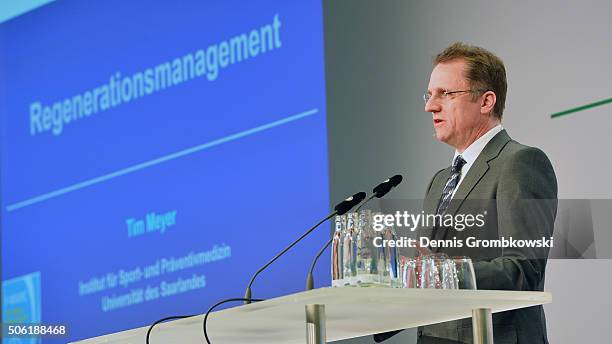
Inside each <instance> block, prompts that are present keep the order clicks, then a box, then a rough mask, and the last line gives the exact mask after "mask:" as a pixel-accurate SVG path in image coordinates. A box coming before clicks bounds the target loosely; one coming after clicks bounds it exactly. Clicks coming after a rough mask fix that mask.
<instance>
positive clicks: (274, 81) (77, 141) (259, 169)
mask: <svg viewBox="0 0 612 344" xmlns="http://www.w3.org/2000/svg"><path fill="white" fill-rule="evenodd" d="M277 14H278V16H279V19H280V20H281V22H282V26H281V36H280V37H281V40H282V47H280V48H278V49H275V50H272V51H269V52H266V53H265V54H261V55H259V56H257V57H254V58H251V59H248V60H245V61H242V62H240V63H237V64H234V65H230V66H228V67H227V68H225V69H222V70H220V71H219V76H218V78H217V79H216V80H214V81H209V80H207V78H206V77H200V78H196V79H193V80H189V81H186V82H184V83H182V84H180V85H177V86H173V87H170V88H167V89H165V90H163V91H159V92H157V93H153V94H151V95H147V96H144V97H142V98H139V99H136V100H133V101H131V102H129V103H126V104H122V105H120V106H118V107H114V108H111V109H109V110H106V111H102V112H98V113H96V114H94V115H92V116H91V117H88V118H84V119H80V120H78V121H74V122H72V123H70V124H69V125H66V126H65V127H64V128H63V132H62V133H61V135H57V136H56V135H53V134H51V133H50V132H47V133H41V134H37V135H34V136H32V135H30V123H29V104H30V103H32V102H34V101H40V102H41V103H43V104H52V103H53V102H55V101H58V100H62V99H65V98H68V97H71V96H73V95H76V94H80V93H82V92H84V91H86V90H89V89H92V88H95V87H97V86H99V85H101V84H104V83H107V82H108V79H109V77H110V76H111V75H113V74H114V73H116V72H118V71H119V72H121V74H122V75H123V76H128V75H131V74H132V73H135V72H138V71H142V70H144V69H146V68H149V67H152V66H155V65H157V64H158V63H161V62H163V61H169V60H172V59H173V58H175V57H180V56H182V55H183V54H186V53H190V52H195V51H196V50H197V49H200V48H206V47H207V46H209V45H211V44H217V43H218V42H220V41H222V40H226V39H229V38H231V37H233V36H235V35H238V34H241V33H248V32H249V31H250V30H252V29H257V28H259V27H261V26H262V25H266V24H269V23H271V22H272V20H273V17H274V16H275V15H277ZM323 62H324V61H323V23H322V8H321V3H320V1H280V0H279V1H257V2H250V1H227V0H226V1H205V2H203V1H185V2H180V3H172V2H160V1H153V2H151V1H129V2H125V1H98V2H93V1H57V2H53V3H51V4H48V5H45V6H43V7H40V8H38V9H36V10H34V11H32V12H29V13H26V14H24V15H22V16H19V17H17V18H13V19H11V20H9V21H7V22H4V23H2V24H0V71H1V72H0V116H1V117H0V119H1V130H2V142H1V144H2V151H1V154H2V156H1V159H2V160H1V168H2V176H1V178H2V179H1V196H0V197H1V203H2V280H3V281H8V280H11V281H12V282H11V283H17V282H16V281H18V280H19V278H20V276H32V274H35V276H38V277H37V280H36V281H37V283H40V286H39V287H40V295H39V296H37V297H36V298H32V300H37V301H36V302H39V303H40V304H39V305H38V306H39V307H40V308H41V313H40V321H41V322H42V323H45V324H67V325H69V327H70V336H69V338H68V341H70V340H76V339H83V338H86V337H91V336H96V335H101V334H104V333H111V332H116V331H120V330H124V329H129V328H133V327H137V326H144V325H146V324H148V323H151V322H152V321H154V320H156V319H158V318H160V317H164V316H167V315H174V314H189V313H202V312H204V311H205V310H206V309H207V308H208V307H209V306H210V305H212V304H213V303H214V302H215V301H217V300H220V299H222V298H226V297H241V296H242V294H243V293H244V288H245V287H246V284H247V283H248V281H249V279H250V276H251V275H252V273H253V272H254V271H255V270H257V268H259V267H260V266H261V265H262V264H263V263H265V261H266V260H267V259H269V258H270V257H272V255H273V254H274V253H276V252H277V251H279V250H280V249H281V248H282V247H284V246H285V245H286V244H287V243H289V242H290V241H291V240H293V239H294V238H296V237H297V236H299V235H300V234H301V233H302V232H303V231H304V230H306V229H307V228H308V227H309V226H310V225H312V224H314V223H315V222H316V221H317V219H318V218H320V217H322V216H324V215H325V214H326V213H327V212H328V211H329V207H328V205H329V191H328V175H327V133H326V118H325V88H324V67H323ZM298 114H307V116H304V117H300V118H297V119H295V120H293V121H288V122H287V123H283V124H279V125H278V126H274V127H271V128H268V129H266V130H262V131H257V132H253V133H250V134H249V135H245V136H243V137H240V138H237V139H235V140H230V141H228V142H225V143H222V144H219V145H216V146H213V147H210V148H208V149H204V150H200V151H197V152H194V153H192V154H188V155H185V156H182V157H179V158H176V159H173V160H169V161H165V162H163V163H160V164H155V165H153V166H150V167H147V168H143V169H139V170H137V171H134V172H131V173H127V174H123V175H120V176H117V177H115V178H108V179H107V180H103V181H100V182H97V183H92V185H88V186H86V187H83V188H79V189H76V190H74V191H71V192H66V193H63V194H60V195H57V197H51V198H49V199H46V200H43V201H41V202H37V203H32V204H29V205H26V206H23V207H20V208H16V209H12V210H11V208H10V206H11V205H14V204H17V203H18V202H22V201H25V200H29V199H33V198H34V197H37V196H40V195H45V194H48V193H51V192H53V191H56V190H61V189H63V188H66V187H70V186H72V185H75V184H78V183H82V182H87V181H90V180H92V179H93V178H97V177H100V176H104V175H107V174H109V173H113V172H116V171H121V170H123V169H125V168H128V167H131V166H135V165H138V164H141V163H143V162H147V161H151V160H153V159H157V158H160V157H165V156H168V155H169V154H172V153H175V152H179V151H182V150H185V149H188V148H191V147H196V146H198V145H202V144H204V143H207V142H211V141H214V140H217V139H222V138H225V137H228V136H230V135H233V134H237V133H241V132H244V131H246V130H249V129H252V128H256V127H259V126H262V125H265V124H268V123H273V122H275V121H279V120H283V119H286V118H289V117H291V116H294V115H298ZM171 211H176V212H177V213H176V214H177V215H176V224H175V225H174V226H171V227H168V228H167V229H166V232H165V233H159V232H151V233H149V232H147V233H145V234H143V235H140V236H136V237H132V238H129V237H128V235H127V225H126V220H127V219H129V218H144V217H145V215H146V214H147V213H150V212H156V213H158V214H164V213H166V212H171ZM327 228H328V227H326V228H323V229H321V230H319V231H318V232H315V233H314V235H313V236H312V237H310V238H308V239H307V241H306V242H305V243H303V244H301V245H300V246H298V247H296V249H295V250H293V251H292V252H290V253H289V254H288V255H287V257H284V258H283V259H282V260H280V261H278V262H277V263H276V264H275V265H274V266H272V267H271V269H270V270H269V271H267V272H265V273H264V274H263V275H261V276H260V277H259V279H258V280H257V281H256V282H255V286H254V289H253V293H254V297H264V298H265V297H273V296H278V295H283V294H287V293H291V292H296V291H300V290H302V289H303V287H304V284H305V277H306V271H307V269H308V266H309V264H310V261H311V259H312V257H313V256H314V254H315V253H316V251H317V250H318V248H319V247H320V246H321V245H322V244H323V243H324V242H325V239H326V238H327V237H328V231H327ZM215 245H218V246H222V245H227V246H229V247H231V257H229V258H227V259H223V260H219V261H214V262H210V263H208V264H204V265H201V266H197V267H194V268H188V269H184V270H181V271H178V272H173V273H168V274H165V275H163V276H159V277H153V278H150V279H146V280H145V279H141V280H139V281H137V282H134V283H133V284H130V285H129V286H128V287H122V286H117V287H115V288H110V287H109V288H107V289H106V290H103V291H99V292H95V293H91V294H87V295H79V283H84V282H87V281H88V280H90V279H91V278H93V277H99V276H105V275H106V274H107V273H117V272H118V271H120V270H126V271H127V270H131V269H134V268H137V267H141V268H144V266H146V265H150V264H151V263H154V262H156V260H158V259H161V258H169V257H175V258H179V257H183V256H185V255H187V254H189V253H190V252H201V251H206V250H210V249H212V248H213V247H214V246H215ZM324 260H325V259H324ZM320 265H321V267H320V269H318V272H317V276H316V277H317V279H316V280H317V284H318V285H319V286H322V285H329V273H328V265H327V264H320ZM193 274H198V275H205V276H206V286H205V287H203V288H199V289H195V290H192V291H187V292H184V293H180V294H177V295H174V296H171V297H165V298H159V299H156V300H152V301H149V302H143V303H140V304H136V305H131V306H128V307H123V308H118V309H114V310H110V311H106V312H105V311H103V310H102V307H101V298H102V297H104V296H109V297H110V296H119V295H121V294H125V293H129V292H130V291H131V290H133V289H137V288H144V287H146V286H156V285H159V283H161V281H167V282H173V281H175V280H177V279H178V278H182V279H188V278H190V277H191V276H192V275H193ZM28 281H29V280H28ZM11 285H13V284H11ZM14 285H19V284H14ZM13 289H14V288H13ZM3 290H4V289H3ZM7 290H8V289H7ZM37 295H38V294H37ZM3 296H4V300H5V301H7V300H9V301H10V295H7V294H6V293H5V294H3ZM7 296H8V297H9V298H7ZM4 306H5V308H3V310H4V312H3V317H5V319H4V320H6V321H9V320H10V321H15V319H17V320H19V319H22V320H28V318H27V317H22V318H20V316H23V314H21V315H20V314H19V309H18V308H14V309H12V313H7V312H6V310H9V311H11V309H10V304H8V305H7V304H5V305H4ZM9 316H12V317H13V318H7V317H9ZM66 341H67V339H66V338H62V339H43V342H45V343H55V342H58V343H59V342H66Z"/></svg>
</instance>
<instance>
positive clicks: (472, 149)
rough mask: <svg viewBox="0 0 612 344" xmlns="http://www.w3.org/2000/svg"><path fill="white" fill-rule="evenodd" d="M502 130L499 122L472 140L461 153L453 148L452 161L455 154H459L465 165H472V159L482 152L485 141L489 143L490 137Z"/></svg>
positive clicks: (474, 159)
mask: <svg viewBox="0 0 612 344" xmlns="http://www.w3.org/2000/svg"><path fill="white" fill-rule="evenodd" d="M502 130H504V128H503V127H502V126H501V124H498V125H497V126H495V127H493V128H491V129H490V130H489V131H487V132H486V133H485V134H484V135H482V136H481V137H479V138H478V140H476V141H474V142H473V143H472V144H471V145H469V146H468V148H466V149H465V150H464V151H463V153H461V154H460V153H459V152H457V151H456V150H455V155H454V156H453V161H454V160H455V158H456V157H457V155H461V156H462V157H463V159H464V160H465V162H466V164H465V165H466V166H467V167H468V168H469V167H470V166H472V164H473V163H474V161H476V158H478V156H479V155H480V152H482V150H483V149H484V148H485V146H486V145H487V143H489V141H491V139H492V138H493V137H494V136H495V135H497V134H498V133H499V132H500V131H502Z"/></svg>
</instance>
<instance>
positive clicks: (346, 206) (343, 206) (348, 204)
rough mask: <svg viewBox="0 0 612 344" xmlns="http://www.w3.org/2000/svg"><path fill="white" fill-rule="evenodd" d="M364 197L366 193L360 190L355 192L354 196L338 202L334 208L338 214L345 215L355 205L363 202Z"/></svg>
mask: <svg viewBox="0 0 612 344" xmlns="http://www.w3.org/2000/svg"><path fill="white" fill-rule="evenodd" d="M364 198H366V193H365V192H358V193H356V194H354V195H353V196H351V197H349V198H347V199H345V200H344V201H342V202H340V203H338V205H336V206H335V207H334V210H335V211H336V214H337V215H344V214H346V213H347V212H348V211H349V210H351V209H352V208H353V207H354V206H356V205H357V204H359V203H361V201H363V199H364Z"/></svg>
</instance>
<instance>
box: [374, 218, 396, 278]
mask: <svg viewBox="0 0 612 344" xmlns="http://www.w3.org/2000/svg"><path fill="white" fill-rule="evenodd" d="M378 236H379V237H380V238H381V239H382V240H381V241H380V242H381V243H382V242H384V241H385V240H387V241H396V240H397V235H396V233H395V229H394V228H393V227H391V226H386V225H384V227H383V229H382V230H381V231H380V232H378ZM391 246H392V245H384V246H382V247H380V248H378V283H379V284H380V285H384V286H394V285H395V284H396V283H399V254H398V250H397V248H396V247H391Z"/></svg>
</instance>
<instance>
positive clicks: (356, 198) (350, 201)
mask: <svg viewBox="0 0 612 344" xmlns="http://www.w3.org/2000/svg"><path fill="white" fill-rule="evenodd" d="M365 196H366V194H365V192H358V193H356V194H354V195H353V196H351V197H349V198H347V199H345V200H344V201H342V202H340V203H338V204H337V205H336V206H335V207H334V211H333V212H332V213H331V214H329V215H327V216H326V217H325V218H324V219H323V220H321V221H319V222H318V223H317V224H316V225H314V226H312V227H310V229H308V230H307V231H306V232H305V233H304V234H302V236H300V237H299V238H297V239H296V240H295V241H293V242H292V243H291V244H290V245H289V246H287V247H286V248H285V249H284V250H282V251H281V252H280V253H278V254H277V255H276V256H274V258H272V259H271V260H270V261H268V262H267V263H266V264H265V265H264V266H263V267H261V269H259V270H257V272H255V274H254V275H253V277H252V278H251V281H250V282H249V285H248V286H247V288H246V291H245V293H244V299H245V301H244V303H245V304H248V303H251V301H249V300H250V299H251V295H252V291H251V287H252V286H253V282H255V278H256V277H257V275H259V274H260V273H261V272H262V271H264V270H265V269H266V268H267V267H268V266H270V264H272V263H274V261H276V260H277V259H278V258H280V256H282V255H283V254H285V253H286V252H287V251H289V250H290V249H291V248H292V247H293V246H295V245H296V244H297V243H298V242H300V241H301V240H302V239H304V238H305V237H306V236H308V234H310V233H311V232H312V231H313V230H315V228H317V227H319V226H320V225H321V224H322V223H323V222H325V221H327V220H329V219H331V218H332V217H334V216H335V215H343V214H345V213H346V212H348V211H349V210H351V209H352V208H353V207H354V206H356V205H357V204H359V203H360V202H361V201H363V199H364V198H365Z"/></svg>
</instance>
